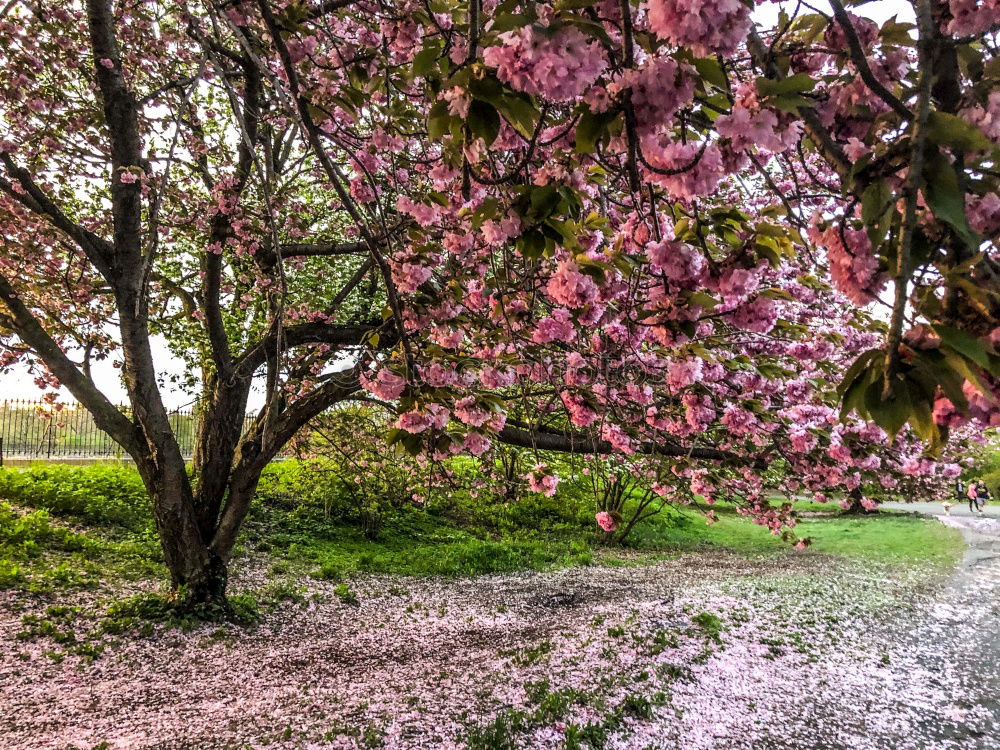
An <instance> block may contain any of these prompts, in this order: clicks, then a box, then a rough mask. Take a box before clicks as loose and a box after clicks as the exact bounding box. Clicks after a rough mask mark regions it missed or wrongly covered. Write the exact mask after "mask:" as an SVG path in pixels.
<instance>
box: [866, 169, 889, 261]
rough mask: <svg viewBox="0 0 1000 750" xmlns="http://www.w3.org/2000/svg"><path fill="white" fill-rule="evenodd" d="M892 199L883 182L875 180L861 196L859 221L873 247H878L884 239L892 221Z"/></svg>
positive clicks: (886, 184)
mask: <svg viewBox="0 0 1000 750" xmlns="http://www.w3.org/2000/svg"><path fill="white" fill-rule="evenodd" d="M893 197H894V196H893V193H892V191H891V190H889V185H888V183H886V181H885V180H876V181H875V182H873V183H872V184H871V185H869V186H868V187H866V188H865V191H864V193H862V194H861V220H862V222H864V225H865V227H867V230H868V239H870V240H871V242H872V244H873V245H878V244H879V243H880V242H881V241H882V240H883V239H884V238H885V232H886V230H887V229H888V228H889V223H890V222H891V221H892V207H893V203H894V201H893Z"/></svg>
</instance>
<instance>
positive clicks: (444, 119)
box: [427, 99, 452, 140]
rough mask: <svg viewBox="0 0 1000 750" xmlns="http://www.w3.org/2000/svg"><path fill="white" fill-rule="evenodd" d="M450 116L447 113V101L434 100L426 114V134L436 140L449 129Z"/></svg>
mask: <svg viewBox="0 0 1000 750" xmlns="http://www.w3.org/2000/svg"><path fill="white" fill-rule="evenodd" d="M451 120H452V117H451V115H450V114H449V113H448V102H446V101H444V100H443V99H439V100H438V101H436V102H434V106H433V107H431V111H430V112H429V113H428V115H427V135H429V136H430V137H431V138H433V139H434V140H437V139H439V138H441V137H443V136H444V135H445V133H447V132H448V131H449V130H450V129H451Z"/></svg>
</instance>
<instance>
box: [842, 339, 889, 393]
mask: <svg viewBox="0 0 1000 750" xmlns="http://www.w3.org/2000/svg"><path fill="white" fill-rule="evenodd" d="M880 354H882V350H881V349H869V350H868V351H866V352H862V353H861V355H860V356H858V358H857V359H856V360H854V363H853V364H852V365H851V366H850V367H848V368H847V372H846V373H845V374H844V379H843V380H841V381H840V385H838V386H837V393H839V394H841V395H843V394H844V393H846V392H847V389H848V388H849V387H850V386H851V385H852V384H853V383H854V381H855V380H857V378H858V376H859V375H860V374H861V372H862V370H864V369H865V368H866V367H868V365H870V364H871V363H872V360H873V359H875V357H877V356H879V355H880Z"/></svg>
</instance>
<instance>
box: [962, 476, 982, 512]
mask: <svg viewBox="0 0 1000 750" xmlns="http://www.w3.org/2000/svg"><path fill="white" fill-rule="evenodd" d="M965 495H966V497H968V498H969V512H970V513H975V512H976V511H977V510H979V502H978V498H979V493H978V492H976V482H975V481H972V482H969V489H968V490H967V491H966V493H965Z"/></svg>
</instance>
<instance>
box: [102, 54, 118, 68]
mask: <svg viewBox="0 0 1000 750" xmlns="http://www.w3.org/2000/svg"><path fill="white" fill-rule="evenodd" d="M100 63H101V65H103V66H104V67H105V68H107V69H108V70H112V69H113V68H114V67H115V64H114V63H113V62H112V61H111V60H109V59H108V58H106V57H102V58H101V60H100Z"/></svg>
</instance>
